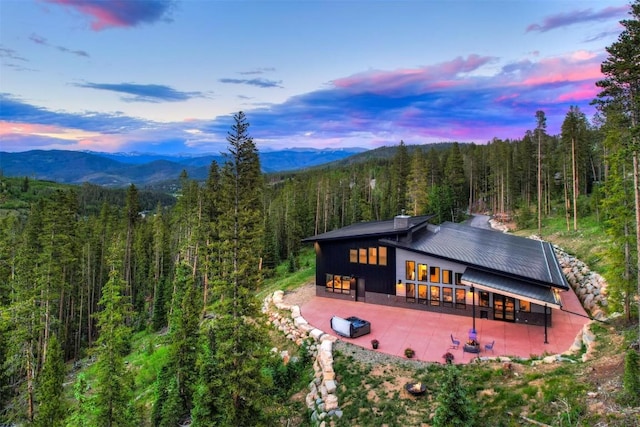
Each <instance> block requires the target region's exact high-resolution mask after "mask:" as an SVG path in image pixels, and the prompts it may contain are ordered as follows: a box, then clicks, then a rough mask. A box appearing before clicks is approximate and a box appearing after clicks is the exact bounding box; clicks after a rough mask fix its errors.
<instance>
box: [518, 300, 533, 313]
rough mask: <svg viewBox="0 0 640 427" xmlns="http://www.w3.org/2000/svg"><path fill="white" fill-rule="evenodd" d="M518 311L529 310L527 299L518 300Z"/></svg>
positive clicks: (529, 304) (529, 305)
mask: <svg viewBox="0 0 640 427" xmlns="http://www.w3.org/2000/svg"><path fill="white" fill-rule="evenodd" d="M520 311H527V312H529V311H531V303H530V302H529V301H523V300H520Z"/></svg>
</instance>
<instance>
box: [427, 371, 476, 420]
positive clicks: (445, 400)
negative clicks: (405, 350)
mask: <svg viewBox="0 0 640 427" xmlns="http://www.w3.org/2000/svg"><path fill="white" fill-rule="evenodd" d="M436 400H437V402H438V407H437V408H436V412H435V415H434V417H433V426H434V427H451V426H471V425H473V420H474V411H473V408H472V407H471V401H470V400H469V398H468V397H467V393H466V390H465V389H464V387H463V385H462V384H461V383H460V374H459V372H458V368H456V366H455V365H447V370H446V374H445V378H444V382H443V383H442V385H441V386H440V392H439V393H438V397H437V398H436Z"/></svg>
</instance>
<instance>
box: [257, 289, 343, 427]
mask: <svg viewBox="0 0 640 427" xmlns="http://www.w3.org/2000/svg"><path fill="white" fill-rule="evenodd" d="M283 297H284V292H283V291H275V292H274V293H273V295H270V296H268V297H266V298H265V299H264V302H263V306H262V311H263V312H264V313H266V314H267V316H268V317H269V322H270V323H271V324H272V325H273V326H274V327H276V328H277V329H278V330H279V331H281V332H282V333H283V334H284V335H285V336H286V337H287V338H288V339H290V340H291V341H294V342H295V343H296V344H297V345H298V346H301V345H303V344H304V342H305V341H306V340H310V341H311V344H310V345H309V352H310V354H311V355H312V357H314V362H313V370H314V378H313V381H311V382H310V383H309V393H307V396H306V398H305V401H306V404H307V408H309V410H310V411H312V412H311V422H312V423H313V424H314V425H320V426H321V427H323V426H324V425H326V420H327V419H330V418H331V417H338V418H340V417H342V411H341V410H340V408H339V406H338V396H336V388H337V384H336V374H335V372H334V370H333V343H334V342H335V341H336V340H337V338H335V337H333V336H331V335H329V334H326V333H324V331H321V330H320V329H317V328H314V327H313V326H311V325H309V323H308V322H307V321H306V320H305V319H304V317H302V315H301V314H300V307H299V306H297V305H293V306H292V305H288V304H285V303H284V300H283ZM283 312H284V313H286V314H284V313H283Z"/></svg>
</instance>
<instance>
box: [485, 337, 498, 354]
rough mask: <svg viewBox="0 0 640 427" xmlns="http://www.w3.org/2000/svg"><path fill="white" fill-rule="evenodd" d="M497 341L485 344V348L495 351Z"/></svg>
mask: <svg viewBox="0 0 640 427" xmlns="http://www.w3.org/2000/svg"><path fill="white" fill-rule="evenodd" d="M495 343H496V340H493V341H491V344H485V345H484V349H485V350H491V353H493V345H494V344H495Z"/></svg>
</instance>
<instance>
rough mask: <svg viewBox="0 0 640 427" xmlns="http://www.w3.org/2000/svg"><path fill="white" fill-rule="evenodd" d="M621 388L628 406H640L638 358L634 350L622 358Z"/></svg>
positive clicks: (639, 363) (628, 351)
mask: <svg viewBox="0 0 640 427" xmlns="http://www.w3.org/2000/svg"><path fill="white" fill-rule="evenodd" d="M622 386H623V388H624V392H625V394H626V396H627V399H628V401H629V404H630V405H634V406H637V405H638V404H640V356H639V355H638V352H637V351H636V350H634V349H629V350H627V354H626V355H625V357H624V377H623V382H622Z"/></svg>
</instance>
